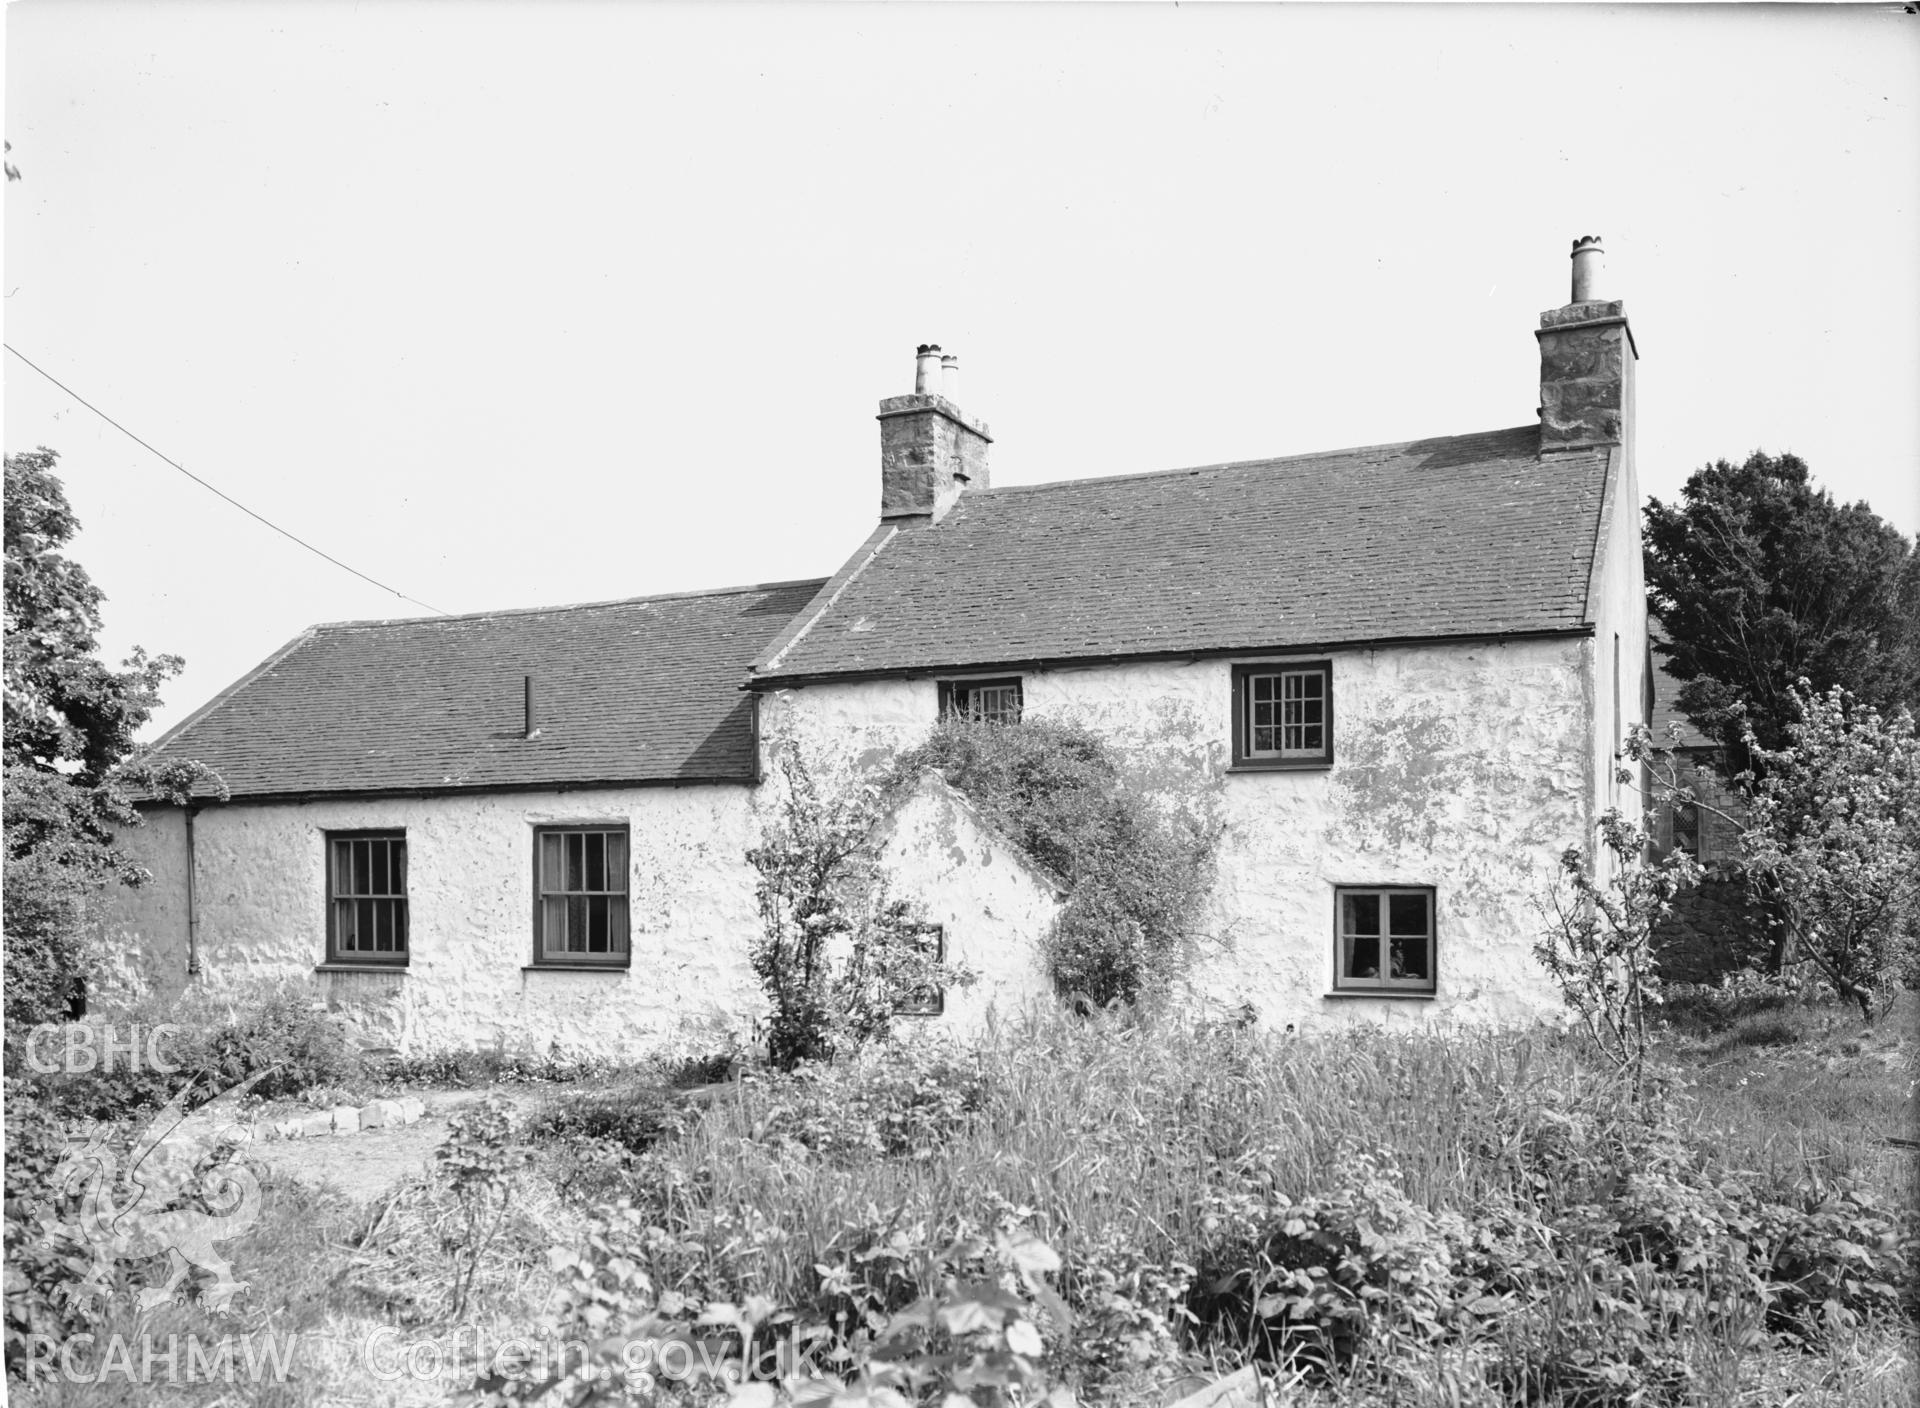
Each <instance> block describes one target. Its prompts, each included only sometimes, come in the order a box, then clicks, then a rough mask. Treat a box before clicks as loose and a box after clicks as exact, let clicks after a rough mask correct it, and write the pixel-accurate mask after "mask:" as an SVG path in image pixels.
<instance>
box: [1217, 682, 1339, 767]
mask: <svg viewBox="0 0 1920 1408" xmlns="http://www.w3.org/2000/svg"><path fill="white" fill-rule="evenodd" d="M1233 761H1234V765H1235V766H1236V767H1273V768H1288V767H1307V768H1311V767H1326V766H1328V765H1329V764H1331V763H1332V762H1333V662H1332V661H1330V660H1307V661H1288V662H1284V663H1275V664H1257V665H1235V666H1234V667H1233Z"/></svg>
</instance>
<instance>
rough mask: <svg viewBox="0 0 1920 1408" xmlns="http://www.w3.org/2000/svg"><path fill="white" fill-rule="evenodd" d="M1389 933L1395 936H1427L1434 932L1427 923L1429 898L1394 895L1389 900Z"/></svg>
mask: <svg viewBox="0 0 1920 1408" xmlns="http://www.w3.org/2000/svg"><path fill="white" fill-rule="evenodd" d="M1387 924H1388V932H1389V933H1393V934H1427V933H1431V932H1432V930H1431V928H1430V927H1429V926H1428V923H1427V897H1426V896H1425V895H1393V896H1391V897H1390V898H1389V899H1388V900H1387Z"/></svg>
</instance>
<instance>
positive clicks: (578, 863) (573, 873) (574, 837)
mask: <svg viewBox="0 0 1920 1408" xmlns="http://www.w3.org/2000/svg"><path fill="white" fill-rule="evenodd" d="M586 839H587V838H586V837H584V836H582V835H581V834H580V833H579V832H577V831H575V832H573V833H571V834H570V835H569V836H568V837H567V883H566V884H565V885H564V886H563V887H562V888H563V889H567V890H584V889H586V888H587V884H586V881H587V855H586V852H587V846H586Z"/></svg>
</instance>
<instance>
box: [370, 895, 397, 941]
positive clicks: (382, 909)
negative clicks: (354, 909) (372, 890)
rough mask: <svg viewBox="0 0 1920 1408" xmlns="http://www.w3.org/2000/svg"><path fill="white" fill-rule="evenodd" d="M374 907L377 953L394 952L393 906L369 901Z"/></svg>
mask: <svg viewBox="0 0 1920 1408" xmlns="http://www.w3.org/2000/svg"><path fill="white" fill-rule="evenodd" d="M367 903H368V904H370V905H372V906H373V946H374V949H375V950H376V951H377V952H380V953H392V952H393V906H392V905H390V904H389V903H388V902H387V901H385V900H368V901H367Z"/></svg>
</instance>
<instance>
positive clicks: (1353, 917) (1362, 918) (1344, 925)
mask: <svg viewBox="0 0 1920 1408" xmlns="http://www.w3.org/2000/svg"><path fill="white" fill-rule="evenodd" d="M1340 906H1341V916H1340V932H1341V933H1343V934H1377V933H1379V932H1380V896H1378V895H1342V896H1341V897H1340Z"/></svg>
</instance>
